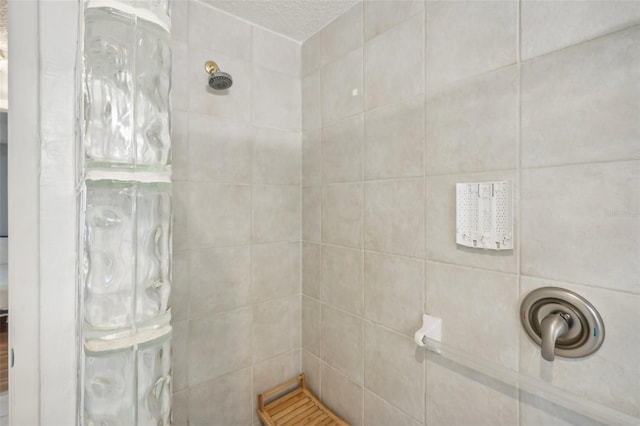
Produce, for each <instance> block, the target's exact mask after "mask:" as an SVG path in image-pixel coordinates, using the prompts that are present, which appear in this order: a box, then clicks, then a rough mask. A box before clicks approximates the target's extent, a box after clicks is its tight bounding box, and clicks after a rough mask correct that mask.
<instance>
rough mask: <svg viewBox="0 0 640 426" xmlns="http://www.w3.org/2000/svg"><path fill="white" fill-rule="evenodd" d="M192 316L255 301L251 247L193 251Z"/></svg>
mask: <svg viewBox="0 0 640 426" xmlns="http://www.w3.org/2000/svg"><path fill="white" fill-rule="evenodd" d="M189 255H190V286H191V288H190V293H189V308H190V314H191V318H197V317H201V316H203V315H206V314H210V313H214V312H221V311H225V310H229V309H234V308H238V307H242V306H247V305H249V304H250V303H251V275H250V268H251V260H250V258H251V251H250V247H249V246H244V247H227V248H216V249H206V250H191V251H190V252H189Z"/></svg>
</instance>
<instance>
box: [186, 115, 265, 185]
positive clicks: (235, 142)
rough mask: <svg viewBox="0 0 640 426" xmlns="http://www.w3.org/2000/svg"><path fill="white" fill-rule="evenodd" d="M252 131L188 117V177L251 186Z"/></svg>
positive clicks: (204, 118)
mask: <svg viewBox="0 0 640 426" xmlns="http://www.w3.org/2000/svg"><path fill="white" fill-rule="evenodd" d="M252 141H253V130H252V129H251V127H250V126H247V125H246V124H235V123H230V122H228V121H227V120H225V119H217V118H214V117H210V116H206V115H201V114H194V113H191V114H189V177H190V179H192V180H196V181H202V182H216V183H240V184H249V183H251V144H252Z"/></svg>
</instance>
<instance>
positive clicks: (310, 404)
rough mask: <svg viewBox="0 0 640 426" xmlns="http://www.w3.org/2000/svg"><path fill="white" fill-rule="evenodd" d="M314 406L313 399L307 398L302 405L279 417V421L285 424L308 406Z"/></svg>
mask: <svg viewBox="0 0 640 426" xmlns="http://www.w3.org/2000/svg"><path fill="white" fill-rule="evenodd" d="M314 407H316V404H314V403H313V401H311V400H307V402H306V403H305V404H304V405H301V406H300V407H298V408H296V409H295V410H293V411H292V412H290V413H289V414H287V415H286V416H284V417H281V418H280V421H279V423H280V424H282V425H286V424H287V423H289V422H290V421H291V420H292V419H295V418H296V417H298V416H300V414H301V413H304V412H305V411H307V410H308V409H309V408H314Z"/></svg>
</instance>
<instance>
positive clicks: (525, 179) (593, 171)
mask: <svg viewBox="0 0 640 426" xmlns="http://www.w3.org/2000/svg"><path fill="white" fill-rule="evenodd" d="M638 182H640V162H626V163H601V164H590V165H581V166H568V167H555V168H549V169H532V170H525V171H524V172H523V173H522V191H521V198H522V244H521V250H522V260H521V262H522V264H521V269H522V273H524V274H527V275H531V276H537V277H542V278H550V279H556V280H561V281H569V282H575V283H583V284H591V285H597V286H600V287H606V288H614V289H620V290H626V291H632V292H635V293H640V280H638V277H639V276H640V262H638V259H640V241H639V240H638V239H637V238H636V236H637V235H639V234H640V220H638V216H639V212H640V186H639V185H638Z"/></svg>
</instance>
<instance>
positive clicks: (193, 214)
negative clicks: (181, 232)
mask: <svg viewBox="0 0 640 426" xmlns="http://www.w3.org/2000/svg"><path fill="white" fill-rule="evenodd" d="M187 188H188V191H189V194H188V195H189V204H188V205H189V210H188V212H189V244H190V247H192V248H209V247H221V246H231V245H244V244H248V243H249V241H250V236H251V187H249V186H244V185H221V184H215V183H200V182H191V183H190V184H189V185H188V186H187ZM174 232H175V229H174Z"/></svg>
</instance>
